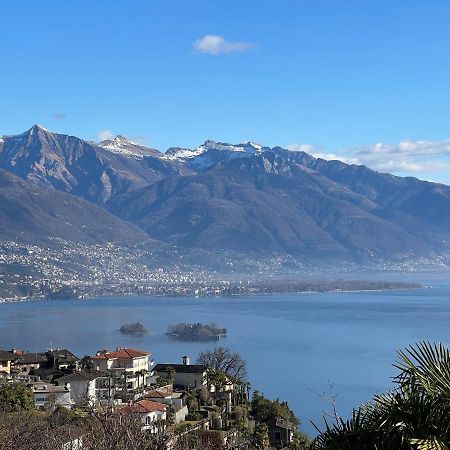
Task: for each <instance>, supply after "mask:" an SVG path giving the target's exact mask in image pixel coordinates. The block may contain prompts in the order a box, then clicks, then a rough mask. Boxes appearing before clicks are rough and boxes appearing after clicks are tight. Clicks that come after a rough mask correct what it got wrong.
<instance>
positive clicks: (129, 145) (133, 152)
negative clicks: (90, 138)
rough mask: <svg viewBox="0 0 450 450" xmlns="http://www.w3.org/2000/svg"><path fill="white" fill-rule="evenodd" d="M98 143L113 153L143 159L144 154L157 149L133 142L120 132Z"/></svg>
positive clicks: (151, 152) (150, 153)
mask: <svg viewBox="0 0 450 450" xmlns="http://www.w3.org/2000/svg"><path fill="white" fill-rule="evenodd" d="M96 145H97V146H98V147H101V148H104V149H105V150H108V151H110V152H112V153H116V154H119V155H122V156H127V157H130V158H137V159H142V158H143V157H144V156H148V155H152V154H154V153H155V150H153V149H150V148H147V147H144V146H143V145H140V144H138V143H137V142H133V141H131V140H129V139H127V138H125V137H124V136H121V135H120V134H119V135H117V136H115V137H113V138H111V139H105V140H104V141H101V142H99V143H98V144H96Z"/></svg>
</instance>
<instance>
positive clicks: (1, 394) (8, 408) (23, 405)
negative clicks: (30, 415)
mask: <svg viewBox="0 0 450 450" xmlns="http://www.w3.org/2000/svg"><path fill="white" fill-rule="evenodd" d="M33 408H34V394H33V392H32V390H31V389H30V388H28V387H27V386H25V385H24V384H22V383H6V384H4V385H2V386H1V387H0V411H1V412H13V411H23V410H28V409H33Z"/></svg>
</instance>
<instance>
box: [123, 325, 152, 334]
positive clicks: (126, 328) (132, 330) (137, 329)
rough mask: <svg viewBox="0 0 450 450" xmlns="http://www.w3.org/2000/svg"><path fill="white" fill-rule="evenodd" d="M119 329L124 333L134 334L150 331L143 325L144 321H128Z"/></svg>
mask: <svg viewBox="0 0 450 450" xmlns="http://www.w3.org/2000/svg"><path fill="white" fill-rule="evenodd" d="M119 331H120V332H121V333H123V334H134V335H142V334H146V333H148V330H147V328H145V327H144V325H142V323H139V322H135V323H127V324H125V325H122V326H121V327H120V328H119Z"/></svg>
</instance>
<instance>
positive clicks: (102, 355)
mask: <svg viewBox="0 0 450 450" xmlns="http://www.w3.org/2000/svg"><path fill="white" fill-rule="evenodd" d="M149 355H150V353H149V352H145V351H143V350H136V349H134V348H119V349H117V350H116V351H109V350H100V351H99V352H97V354H96V355H95V356H93V357H92V359H130V358H142V357H144V356H149Z"/></svg>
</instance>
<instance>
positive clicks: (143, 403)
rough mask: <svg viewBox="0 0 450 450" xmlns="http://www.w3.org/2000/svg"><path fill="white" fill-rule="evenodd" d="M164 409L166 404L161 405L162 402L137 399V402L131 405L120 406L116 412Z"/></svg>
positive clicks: (128, 412)
mask: <svg viewBox="0 0 450 450" xmlns="http://www.w3.org/2000/svg"><path fill="white" fill-rule="evenodd" d="M165 410H166V405H163V404H162V403H157V402H152V401H150V400H139V401H138V402H135V403H133V404H132V405H127V406H124V407H123V408H120V409H119V410H118V412H119V413H120V414H130V413H139V414H145V413H150V412H155V411H165Z"/></svg>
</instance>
